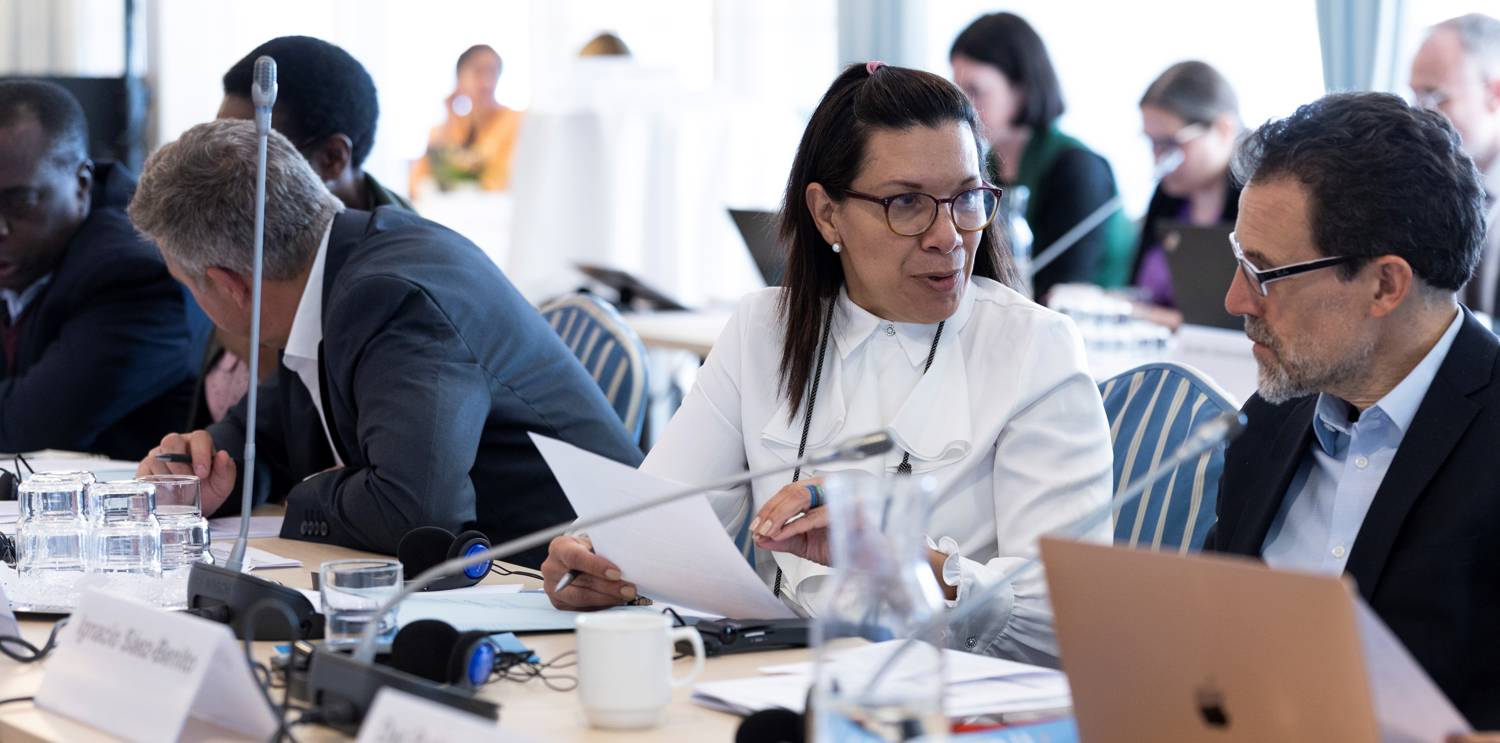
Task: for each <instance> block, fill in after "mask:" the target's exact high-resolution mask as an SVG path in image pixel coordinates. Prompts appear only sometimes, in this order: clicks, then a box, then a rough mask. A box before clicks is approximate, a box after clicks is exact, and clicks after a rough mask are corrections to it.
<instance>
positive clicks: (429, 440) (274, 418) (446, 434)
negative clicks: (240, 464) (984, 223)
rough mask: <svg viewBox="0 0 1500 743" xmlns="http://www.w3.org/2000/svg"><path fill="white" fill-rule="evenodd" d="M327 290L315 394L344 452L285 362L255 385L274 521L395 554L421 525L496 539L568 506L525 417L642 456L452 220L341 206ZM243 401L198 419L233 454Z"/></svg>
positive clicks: (635, 459) (561, 515) (634, 458)
mask: <svg viewBox="0 0 1500 743" xmlns="http://www.w3.org/2000/svg"><path fill="white" fill-rule="evenodd" d="M321 290H322V292H323V344H322V348H321V351H320V369H319V371H320V379H321V385H320V386H321V388H322V397H323V409H324V411H325V412H326V414H327V419H328V427H329V429H330V433H331V435H332V437H333V440H334V442H335V443H336V445H337V446H338V449H339V455H340V457H342V459H343V461H344V464H345V466H344V468H343V469H338V470H333V471H328V472H324V470H326V469H328V468H329V467H331V466H333V465H334V459H333V456H332V453H331V452H330V451H329V447H328V444H327V440H326V438H325V437H324V433H323V430H322V427H321V425H320V423H319V421H318V417H317V411H316V409H315V408H314V407H313V405H312V399H311V396H310V395H309V394H308V392H307V387H306V386H305V385H304V384H303V383H302V381H301V379H300V378H299V377H298V376H297V375H296V373H294V372H292V371H290V370H288V369H287V368H286V367H285V365H283V366H281V367H280V368H279V369H278V370H277V372H276V376H275V379H274V380H273V381H271V382H269V383H267V384H265V385H262V387H261V396H260V405H259V412H258V413H257V415H258V416H259V420H258V421H257V426H256V427H257V428H258V429H259V430H260V435H259V438H258V439H257V443H256V451H257V452H258V454H259V459H260V460H261V461H263V462H265V463H266V464H267V465H268V468H269V470H270V472H271V474H272V485H271V487H270V491H271V492H273V493H275V494H277V495H279V494H281V493H286V504H287V513H286V520H285V521H284V522H283V524H282V532H281V535H282V536H283V537H288V538H293V539H309V540H314V541H320V542H329V543H334V544H340V545H344V546H348V547H354V548H357V549H364V550H370V551H374V552H383V553H387V554H391V553H394V552H395V551H396V547H397V545H398V544H399V543H400V541H401V537H402V536H403V535H404V534H406V533H407V532H408V531H410V530H411V529H413V528H416V527H418V526H427V525H433V526H441V527H443V528H445V529H448V530H450V531H454V532H457V531H460V530H463V529H479V530H481V531H483V532H485V533H486V534H487V535H488V536H489V538H490V539H491V540H492V541H494V542H498V541H502V540H505V539H508V538H512V537H516V536H519V535H521V534H524V533H526V532H530V531H534V530H537V529H540V528H543V527H546V526H550V525H552V524H556V523H558V522H562V521H566V520H568V519H571V518H573V517H574V514H573V510H572V508H571V507H570V506H569V505H568V501H567V498H566V497H564V496H563V494H562V490H561V488H560V487H559V486H558V484H557V481H556V480H554V479H553V477H552V474H551V472H550V470H548V468H547V465H546V463H545V462H544V461H543V460H542V458H541V455H540V454H539V453H538V452H537V450H536V447H535V446H533V445H532V443H531V440H530V439H529V438H528V436H527V434H528V433H529V432H533V431H534V432H537V433H540V434H543V435H546V436H550V437H552V438H556V439H561V440H563V441H567V442H569V443H572V444H574V445H577V446H579V447H581V448H584V449H587V450H589V451H592V452H595V453H597V454H601V455H603V456H606V457H609V458H611V459H614V460H616V461H620V462H624V463H626V464H630V465H636V464H638V463H639V462H640V459H641V452H640V450H639V449H638V448H636V446H635V444H634V443H633V442H632V441H631V439H630V437H629V436H628V435H627V434H626V432H625V429H624V427H623V426H622V425H621V424H620V419H619V417H618V416H616V414H615V412H614V410H613V409H612V408H610V406H609V404H608V403H607V402H606V401H605V399H604V394H603V393H602V392H601V391H600V390H599V387H598V385H597V384H596V383H595V382H594V380H593V378H591V377H590V376H589V374H588V373H587V372H586V371H585V370H584V369H583V367H582V365H580V364H579V363H578V361H577V359H576V358H575V357H574V356H573V354H572V353H571V352H570V351H569V350H568V349H567V347H566V346H564V345H563V343H562V340H561V339H560V338H559V337H558V335H557V333H555V332H554V331H553V330H552V328H551V327H549V326H548V325H547V323H546V321H544V320H543V319H542V317H541V315H539V314H538V313H537V311H536V309H534V308H533V307H532V306H531V305H530V304H528V303H527V302H526V300H525V299H523V298H522V297H521V294H520V293H519V292H517V291H516V289H515V288H514V287H513V286H511V284H510V282H509V281H507V280H506V278H505V276H504V275H503V274H501V273H500V270H499V269H498V268H496V267H495V264H494V263H493V262H492V261H491V260H490V259H489V257H487V256H486V255H485V254H484V253H483V252H481V251H480V250H479V248H477V247H475V245H474V244H473V243H471V242H469V241H468V240H466V239H464V238H463V237H461V236H459V235H458V234H457V233H454V232H452V231H450V230H448V229H445V228H443V227H442V226H440V225H437V224H435V223H433V222H429V221H426V220H424V219H421V218H420V217H417V216H416V215H414V214H411V213H410V212H406V211H403V210H401V209H397V208H394V207H381V208H379V209H376V210H375V211H374V212H373V213H372V212H363V211H353V210H351V211H345V212H343V213H341V214H339V215H338V216H337V217H335V218H334V223H333V229H332V232H331V234H330V236H329V240H328V252H327V257H326V258H325V264H324V275H323V286H322V287H321ZM244 416H245V403H244V402H243V401H242V402H241V403H240V404H239V405H237V406H235V408H234V409H233V410H231V412H230V414H229V415H228V416H226V417H225V419H224V420H223V421H220V422H219V423H217V424H215V425H213V426H211V427H210V428H209V431H210V432H211V433H212V434H213V437H214V442H215V444H217V445H218V447H219V448H221V449H228V450H229V451H230V453H231V454H233V455H235V456H236V457H238V456H239V454H240V452H241V449H242V447H243V445H244V430H245V422H244V421H245V418H244ZM303 478H306V479H303ZM234 502H236V503H237V502H238V499H235V500H234ZM230 510H233V506H230ZM545 554H546V550H545V548H538V549H535V550H531V551H530V552H527V553H522V554H521V555H519V556H516V557H513V558H509V559H510V560H511V561H512V562H518V563H521V564H525V565H532V566H535V565H538V564H540V563H541V560H542V559H543V557H544V556H545Z"/></svg>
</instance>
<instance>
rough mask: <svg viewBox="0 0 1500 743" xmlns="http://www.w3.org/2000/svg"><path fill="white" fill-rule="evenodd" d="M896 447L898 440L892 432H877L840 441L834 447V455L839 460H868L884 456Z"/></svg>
mask: <svg viewBox="0 0 1500 743" xmlns="http://www.w3.org/2000/svg"><path fill="white" fill-rule="evenodd" d="M895 446H896V440H895V439H894V438H892V437H891V432H890V431H876V432H875V433H871V434H865V435H864V436H856V437H854V438H852V439H845V440H843V441H840V442H839V443H838V444H836V445H835V446H834V447H833V454H834V456H836V457H837V458H839V459H866V458H868V457H873V456H877V455H880V454H884V453H886V452H888V451H890V450H891V449H892V448H893V447H895Z"/></svg>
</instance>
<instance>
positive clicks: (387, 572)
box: [318, 560, 401, 646]
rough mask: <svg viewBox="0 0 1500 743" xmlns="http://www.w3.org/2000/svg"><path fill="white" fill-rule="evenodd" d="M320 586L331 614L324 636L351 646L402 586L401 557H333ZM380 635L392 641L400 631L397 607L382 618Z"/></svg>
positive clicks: (331, 642)
mask: <svg viewBox="0 0 1500 743" xmlns="http://www.w3.org/2000/svg"><path fill="white" fill-rule="evenodd" d="M319 572H320V576H319V578H320V580H319V583H318V586H319V590H320V591H321V592H322V595H323V614H324V616H325V617H327V624H326V625H325V627H324V639H325V641H326V642H327V644H329V645H333V646H339V645H344V646H349V645H354V644H356V643H358V642H359V638H360V635H362V634H363V633H364V631H365V627H366V626H367V625H368V624H369V623H370V622H371V621H372V619H373V617H374V614H375V609H376V607H378V606H379V605H380V604H381V603H383V602H385V601H386V600H387V599H389V598H391V597H392V596H395V595H396V593H397V592H399V591H400V590H401V562H400V561H399V560H333V561H331V562H325V563H323V566H322V568H321V569H320V571H319ZM378 621H379V623H380V624H379V629H378V631H377V634H376V637H377V638H378V639H379V640H380V642H382V643H387V642H390V640H391V639H392V638H393V637H395V634H396V610H395V609H394V608H393V609H391V610H390V611H388V612H386V613H385V615H384V616H381V617H380V618H379V619H378Z"/></svg>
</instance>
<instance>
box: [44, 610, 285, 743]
mask: <svg viewBox="0 0 1500 743" xmlns="http://www.w3.org/2000/svg"><path fill="white" fill-rule="evenodd" d="M260 700H261V696H260V691H259V689H257V688H256V684H255V680H254V678H252V677H251V675H250V669H249V667H248V666H247V665H246V664H245V657H244V655H242V654H241V649H240V645H239V643H237V642H236V641H235V639H234V634H233V633H231V632H230V630H229V627H227V626H225V625H222V624H216V623H214V622H209V621H205V620H202V619H199V618H197V617H192V616H189V615H187V614H179V613H174V612H167V611H162V610H160V609H156V608H154V607H151V606H147V605H145V604H142V603H139V602H136V601H133V600H130V599H125V598H121V597H118V596H111V595H109V594H104V593H88V594H85V595H84V596H83V598H82V599H81V600H80V601H79V604H78V608H77V609H76V610H75V611H74V612H73V616H72V619H71V620H69V622H68V625H67V626H66V627H64V628H63V630H62V634H61V636H60V637H59V638H58V647H57V650H56V651H55V652H54V654H53V655H52V657H51V658H49V659H48V660H47V673H46V675H44V676H43V677H42V688H41V690H39V691H38V692H37V695H36V704H37V706H38V707H41V708H43V709H46V710H49V711H51V712H55V713H57V714H60V715H63V716H64V717H70V718H73V719H75V720H78V721H80V722H83V723H87V724H89V725H92V726H94V727H97V728H99V729H100V730H104V731H105V732H108V733H111V734H113V735H117V736H120V737H122V738H126V739H128V740H176V739H177V737H178V736H179V735H180V734H181V732H182V728H183V725H184V723H186V722H187V719H188V717H190V716H191V717H196V718H198V719H201V720H205V721H208V722H210V723H213V724H215V725H218V726H220V727H223V728H227V729H229V730H233V731H236V732H238V733H241V734H243V735H246V736H249V737H252V738H255V739H257V740H265V739H266V738H268V737H270V735H271V734H272V733H273V732H275V730H276V719H275V717H274V716H273V715H272V714H271V710H270V708H268V707H267V706H266V705H265V704H263V703H260Z"/></svg>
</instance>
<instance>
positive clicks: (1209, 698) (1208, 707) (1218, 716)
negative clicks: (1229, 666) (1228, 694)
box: [1198, 681, 1229, 728]
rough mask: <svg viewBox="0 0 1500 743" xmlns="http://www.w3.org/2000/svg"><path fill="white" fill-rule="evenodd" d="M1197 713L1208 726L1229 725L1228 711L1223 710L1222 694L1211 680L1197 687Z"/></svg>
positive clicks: (1225, 726)
mask: <svg viewBox="0 0 1500 743" xmlns="http://www.w3.org/2000/svg"><path fill="white" fill-rule="evenodd" d="M1198 715H1199V716H1200V717H1202V718H1203V722H1205V723H1207V724H1208V726H1209V727H1212V728H1227V727H1229V713H1228V712H1226V711H1225V710H1224V695H1223V694H1222V693H1221V692H1220V691H1219V690H1218V688H1217V687H1216V686H1214V682H1212V681H1209V682H1207V683H1205V684H1204V685H1202V686H1200V687H1198Z"/></svg>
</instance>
